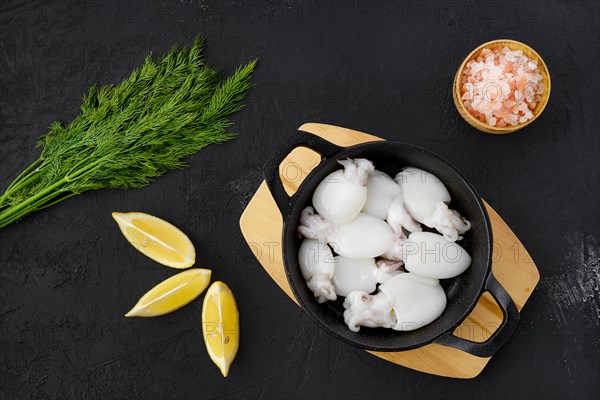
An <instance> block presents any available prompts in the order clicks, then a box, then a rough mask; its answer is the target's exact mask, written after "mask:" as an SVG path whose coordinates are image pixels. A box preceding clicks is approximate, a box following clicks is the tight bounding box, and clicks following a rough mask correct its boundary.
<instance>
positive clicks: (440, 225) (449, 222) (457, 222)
mask: <svg viewBox="0 0 600 400" xmlns="http://www.w3.org/2000/svg"><path fill="white" fill-rule="evenodd" d="M423 223H424V224H425V225H426V226H428V227H429V228H435V229H436V230H437V231H438V232H440V233H441V234H442V235H444V237H445V238H446V239H448V240H449V241H451V242H455V241H457V240H461V239H462V238H463V237H462V236H461V235H462V234H463V233H465V232H466V231H468V230H469V229H471V222H469V221H467V220H466V219H465V218H464V217H462V216H461V215H460V213H459V212H458V211H456V210H451V209H449V208H448V205H446V203H444V202H443V201H438V202H437V203H436V205H435V211H434V212H433V214H432V215H431V216H430V217H429V218H427V219H426V220H425V221H423Z"/></svg>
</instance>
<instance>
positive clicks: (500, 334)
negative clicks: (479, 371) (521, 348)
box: [435, 273, 520, 357]
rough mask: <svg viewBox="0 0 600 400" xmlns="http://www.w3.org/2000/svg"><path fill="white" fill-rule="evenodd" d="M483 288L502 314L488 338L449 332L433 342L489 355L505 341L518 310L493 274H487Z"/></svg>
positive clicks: (516, 318)
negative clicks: (473, 338) (473, 337)
mask: <svg viewBox="0 0 600 400" xmlns="http://www.w3.org/2000/svg"><path fill="white" fill-rule="evenodd" d="M485 288H486V289H487V290H488V291H489V292H490V293H491V294H492V296H493V297H494V299H495V300H496V302H497V303H498V305H499V306H500V309H501V310H502V314H503V315H504V317H503V319H502V324H501V325H500V326H499V327H498V329H496V332H494V333H493V334H492V336H490V338H489V339H488V340H486V341H485V342H481V343H479V342H473V341H470V340H467V339H463V338H460V337H458V336H455V335H454V334H453V333H452V332H449V333H447V334H445V335H444V336H442V337H440V338H438V339H436V340H435V343H439V344H442V345H444V346H450V347H454V348H456V349H459V350H462V351H466V352H467V353H470V354H473V355H474V356H478V357H491V356H492V355H493V354H494V353H495V352H496V351H498V349H500V347H502V346H503V345H504V344H505V343H506V341H507V340H508V339H509V338H510V336H511V335H512V333H513V332H514V330H515V328H516V327H517V324H518V323H519V316H520V314H519V310H518V309H517V306H516V305H515V302H514V301H513V299H512V297H510V295H509V294H508V292H507V291H506V289H504V287H503V286H502V285H501V284H500V282H498V280H497V279H496V278H495V277H494V274H492V273H490V275H489V276H488V279H487V280H486V283H485Z"/></svg>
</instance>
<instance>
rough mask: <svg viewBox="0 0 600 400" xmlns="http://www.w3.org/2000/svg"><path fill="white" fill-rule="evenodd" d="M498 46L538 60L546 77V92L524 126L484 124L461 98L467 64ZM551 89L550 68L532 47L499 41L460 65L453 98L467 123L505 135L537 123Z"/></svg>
mask: <svg viewBox="0 0 600 400" xmlns="http://www.w3.org/2000/svg"><path fill="white" fill-rule="evenodd" d="M498 45H500V46H508V48H509V49H511V50H521V51H522V52H523V54H525V55H526V56H527V57H529V58H531V59H533V60H536V61H537V62H538V66H539V67H540V74H541V75H542V76H543V77H544V79H543V80H542V82H544V85H545V90H544V93H542V95H541V96H542V99H541V100H540V101H539V102H538V103H537V105H536V106H535V109H534V110H533V111H532V113H533V118H531V119H530V120H529V121H526V122H524V123H522V124H518V125H517V126H505V127H502V128H501V127H497V126H490V125H488V124H487V123H485V122H482V121H480V120H479V119H477V118H475V117H474V116H473V115H471V114H470V113H469V111H468V110H467V106H465V103H464V101H463V100H462V98H461V97H462V94H461V86H462V84H461V78H462V75H463V70H464V69H465V67H466V65H467V63H468V62H469V61H471V60H473V59H474V58H476V57H477V55H478V54H479V53H480V52H481V50H482V49H483V48H485V47H487V48H493V47H495V46H498ZM550 87H551V85H550V73H549V72H548V67H546V63H544V60H543V59H542V57H540V55H539V54H538V53H536V52H535V50H533V49H532V48H531V47H529V46H527V45H526V44H524V43H521V42H517V41H516V40H510V39H498V40H492V41H491V42H487V43H484V44H482V45H481V46H479V47H477V48H476V49H475V50H473V51H472V52H471V54H469V55H468V56H467V58H465V60H464V61H463V62H462V64H460V67H459V68H458V71H457V72H456V75H455V76H454V84H453V86H452V97H453V98H454V104H455V105H456V108H457V109H458V112H459V113H460V115H461V116H462V117H463V118H464V120H465V121H467V123H469V125H471V126H472V127H474V128H475V129H478V130H480V131H482V132H485V133H493V134H505V133H512V132H515V131H518V130H519V129H523V128H525V127H526V126H527V125H529V124H530V123H532V122H533V121H535V120H536V118H537V117H539V115H540V114H541V113H542V111H544V108H546V104H548V99H549V98H550Z"/></svg>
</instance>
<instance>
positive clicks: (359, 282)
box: [298, 159, 471, 332]
mask: <svg viewBox="0 0 600 400" xmlns="http://www.w3.org/2000/svg"><path fill="white" fill-rule="evenodd" d="M338 162H339V163H340V164H341V165H342V167H343V169H339V170H336V171H335V172H333V173H331V174H330V175H328V176H327V177H326V178H325V179H323V181H321V182H320V183H319V185H318V186H317V188H316V190H315V192H314V194H313V197H312V204H313V206H312V207H311V206H309V207H306V208H305V209H304V210H303V211H302V213H301V216H300V224H299V227H298V233H299V234H300V235H301V236H303V237H304V238H305V239H304V240H303V241H302V244H301V246H300V251H299V255H298V257H299V264H300V268H301V271H302V275H303V276H304V279H306V282H307V285H308V288H309V289H310V290H311V291H312V292H313V293H314V295H315V298H316V300H317V301H318V302H319V303H323V302H325V301H328V300H330V301H333V300H336V299H337V296H343V297H345V300H344V308H345V311H344V321H345V323H346V325H348V328H350V330H352V331H354V332H358V331H359V329H360V327H361V326H364V327H371V328H376V327H383V328H391V329H395V330H398V331H411V330H414V329H417V328H420V327H422V326H424V325H427V324H429V323H431V322H432V321H434V320H435V319H436V318H438V317H439V316H440V315H441V314H442V312H443V311H444V309H445V308H446V293H445V292H444V289H443V288H442V286H441V285H440V282H439V279H448V278H452V277H455V276H457V275H459V274H461V273H463V272H464V271H465V270H466V269H467V268H468V267H469V265H470V264H471V257H470V256H469V254H468V253H467V252H466V251H465V249H463V248H462V247H461V246H460V245H459V244H457V243H456V241H458V240H461V239H462V238H463V237H462V236H461V235H463V234H464V233H465V232H466V231H468V230H469V229H470V228H471V223H470V222H469V221H467V220H466V219H465V218H463V217H462V216H461V215H460V214H459V213H458V211H456V210H451V209H449V208H448V204H449V203H450V193H449V192H448V189H446V186H445V185H444V184H443V183H442V181H440V180H439V179H438V178H437V177H436V176H434V175H433V174H431V173H429V172H427V171H424V170H422V169H418V168H414V167H407V168H404V169H402V170H401V171H400V172H399V173H398V174H397V175H396V177H395V179H392V178H391V177H390V176H389V175H387V174H385V173H383V172H381V171H378V170H376V169H375V167H374V166H373V163H372V162H371V161H369V160H366V159H347V160H339V161H338ZM313 207H314V208H313ZM421 224H423V225H425V226H426V227H428V228H432V229H431V230H433V229H435V230H436V231H437V232H439V233H440V234H438V233H434V232H424V231H423V228H422V226H421ZM378 285H379V286H378Z"/></svg>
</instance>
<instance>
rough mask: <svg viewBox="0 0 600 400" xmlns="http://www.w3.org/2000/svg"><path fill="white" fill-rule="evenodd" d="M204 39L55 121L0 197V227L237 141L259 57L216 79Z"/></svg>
mask: <svg viewBox="0 0 600 400" xmlns="http://www.w3.org/2000/svg"><path fill="white" fill-rule="evenodd" d="M203 46H204V40H203V38H202V37H200V36H199V37H198V38H197V39H196V41H195V42H194V45H193V46H192V47H191V48H182V47H179V46H177V45H176V46H174V47H173V48H172V49H171V51H169V52H168V53H167V54H166V55H164V56H163V57H162V58H160V59H156V58H154V57H152V56H151V55H150V56H148V57H147V58H146V60H145V62H144V64H143V65H142V66H141V67H140V68H138V69H136V70H135V71H133V72H132V74H131V76H130V77H129V78H128V79H126V80H124V81H123V82H121V83H120V84H118V85H116V86H112V85H110V86H104V87H99V88H98V87H92V88H90V91H89V93H88V94H87V96H85V97H84V100H83V104H82V105H81V113H80V115H79V116H78V117H77V118H75V119H74V120H73V121H72V122H71V123H69V124H68V125H66V126H64V125H62V124H61V123H60V122H53V123H52V124H51V125H50V130H49V132H48V133H46V134H45V135H43V136H42V137H41V138H40V140H39V145H40V146H41V147H43V150H42V154H41V156H40V158H39V159H38V160H36V161H35V162H34V163H33V164H32V165H30V166H29V167H28V168H27V169H25V171H23V172H22V173H21V175H19V176H18V177H17V178H16V179H15V180H14V181H13V182H12V183H11V184H10V186H9V187H8V188H7V189H6V191H5V193H4V194H3V195H2V196H1V197H0V228H2V227H4V226H6V225H8V224H10V223H12V222H15V221H16V220H18V219H19V218H22V217H23V216H25V215H27V214H29V213H31V212H33V211H36V210H41V209H43V208H46V207H49V206H51V205H53V204H56V203H58V202H60V201H62V200H65V199H67V198H69V197H71V196H74V195H76V194H79V193H82V192H85V191H87V190H96V189H103V188H137V187H142V186H144V185H147V184H148V183H150V181H151V180H152V178H154V177H157V176H159V175H162V174H164V173H165V172H166V171H168V170H170V169H173V168H181V167H183V166H184V160H185V158H186V157H188V156H190V155H192V154H194V153H196V152H197V151H199V150H201V149H202V148H204V147H206V146H208V145H209V144H213V143H222V142H225V141H227V140H229V139H231V138H233V137H234V134H233V133H231V132H229V128H230V127H231V125H232V123H231V121H230V120H229V119H228V116H229V115H231V114H232V113H234V112H236V111H239V110H240V109H241V108H242V104H241V101H242V100H243V99H244V97H245V95H246V92H247V91H248V89H249V88H250V87H251V86H252V85H251V82H250V81H251V77H252V72H253V71H254V67H255V66H256V60H254V61H252V62H250V63H248V64H246V65H244V66H241V67H239V68H238V69H237V70H236V71H235V73H234V74H233V75H231V76H230V77H228V78H226V79H223V80H220V79H219V76H218V74H217V72H216V71H215V70H214V69H212V68H210V67H209V66H208V65H206V64H205V62H204V60H203V58H202V50H203Z"/></svg>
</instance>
